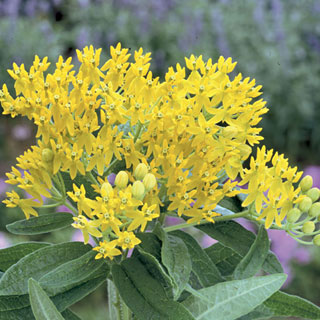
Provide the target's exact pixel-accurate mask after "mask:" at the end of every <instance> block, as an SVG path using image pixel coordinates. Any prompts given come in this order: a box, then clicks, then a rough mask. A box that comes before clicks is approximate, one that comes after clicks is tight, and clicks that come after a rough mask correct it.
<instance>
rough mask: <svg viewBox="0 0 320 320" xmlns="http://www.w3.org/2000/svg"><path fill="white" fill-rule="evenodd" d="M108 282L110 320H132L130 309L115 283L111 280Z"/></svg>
mask: <svg viewBox="0 0 320 320" xmlns="http://www.w3.org/2000/svg"><path fill="white" fill-rule="evenodd" d="M107 282H108V311H109V319H121V320H130V319H131V311H130V309H129V308H128V307H127V306H126V304H125V303H124V302H123V300H122V298H121V297H120V294H119V292H118V290H117V288H116V286H115V285H114V283H113V282H112V281H111V280H109V279H108V281H107ZM119 309H120V310H119ZM120 312H121V315H120V314H119V313H120ZM121 316H122V317H121ZM120 317H121V318H120Z"/></svg>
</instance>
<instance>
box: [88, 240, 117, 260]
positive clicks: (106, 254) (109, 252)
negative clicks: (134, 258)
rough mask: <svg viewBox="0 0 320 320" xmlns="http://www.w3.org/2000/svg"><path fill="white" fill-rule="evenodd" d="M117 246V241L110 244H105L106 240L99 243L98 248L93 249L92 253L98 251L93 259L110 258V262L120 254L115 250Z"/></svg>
mask: <svg viewBox="0 0 320 320" xmlns="http://www.w3.org/2000/svg"><path fill="white" fill-rule="evenodd" d="M117 244H118V242H117V240H113V241H110V242H107V241H106V240H104V241H102V242H101V241H100V242H99V246H97V247H94V248H93V250H94V251H98V254H97V255H96V256H95V259H101V258H104V259H105V258H110V260H113V257H115V256H118V255H120V254H121V251H120V250H119V249H117V248H116V246H117Z"/></svg>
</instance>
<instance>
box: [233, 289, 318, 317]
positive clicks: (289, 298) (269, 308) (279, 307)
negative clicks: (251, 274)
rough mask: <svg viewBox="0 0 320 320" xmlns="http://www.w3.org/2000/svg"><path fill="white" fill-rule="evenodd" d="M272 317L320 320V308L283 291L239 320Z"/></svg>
mask: <svg viewBox="0 0 320 320" xmlns="http://www.w3.org/2000/svg"><path fill="white" fill-rule="evenodd" d="M270 317H297V318H299V319H301V318H306V319H320V308H319V307H318V306H316V305H315V304H313V303H311V302H310V301H307V300H305V299H302V298H300V297H297V296H293V295H290V294H287V293H284V292H281V291H278V292H276V293H274V294H273V295H272V296H271V297H270V298H269V299H267V300H266V301H265V302H264V303H263V304H262V305H260V306H258V307H257V308H256V309H254V310H253V311H252V312H250V313H249V314H247V315H245V316H243V317H241V318H239V320H240V319H241V320H253V319H264V318H270Z"/></svg>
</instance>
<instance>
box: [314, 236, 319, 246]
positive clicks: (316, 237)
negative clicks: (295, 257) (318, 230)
mask: <svg viewBox="0 0 320 320" xmlns="http://www.w3.org/2000/svg"><path fill="white" fill-rule="evenodd" d="M313 244H315V245H316V246H318V247H320V234H317V235H316V236H315V237H314V238H313Z"/></svg>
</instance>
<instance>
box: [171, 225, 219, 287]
mask: <svg viewBox="0 0 320 320" xmlns="http://www.w3.org/2000/svg"><path fill="white" fill-rule="evenodd" d="M170 234H173V235H174V236H176V237H178V238H180V239H181V240H183V242H184V243H185V245H186V246H187V248H188V251H189V254H190V257H191V262H192V271H193V272H194V274H195V275H196V276H197V277H198V279H199V281H200V283H201V285H202V286H203V287H210V286H212V285H214V284H216V283H218V282H221V281H224V278H223V277H222V276H221V273H220V271H219V269H218V268H217V267H216V265H215V264H214V263H213V261H212V260H211V259H210V258H209V256H208V255H207V254H206V253H205V251H204V250H203V249H202V248H201V246H200V245H199V243H198V242H197V241H196V240H195V239H194V238H193V237H192V236H191V235H189V234H188V233H185V232H183V231H180V230H179V231H174V232H170Z"/></svg>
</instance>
